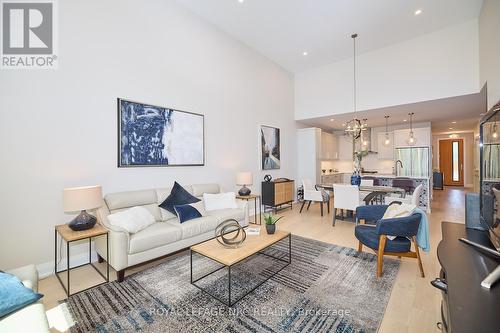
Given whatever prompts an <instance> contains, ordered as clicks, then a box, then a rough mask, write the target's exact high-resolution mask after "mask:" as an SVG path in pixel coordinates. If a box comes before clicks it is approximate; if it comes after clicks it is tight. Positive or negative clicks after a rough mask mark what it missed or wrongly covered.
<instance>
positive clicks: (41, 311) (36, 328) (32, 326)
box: [0, 265, 50, 333]
mask: <svg viewBox="0 0 500 333" xmlns="http://www.w3.org/2000/svg"><path fill="white" fill-rule="evenodd" d="M7 273H10V274H12V275H15V276H17V277H18V278H19V279H20V280H21V282H22V283H23V284H24V286H26V287H27V288H30V289H33V290H34V291H35V292H38V272H37V270H36V267H35V265H28V266H23V267H20V268H16V269H12V270H10V271H7ZM0 332H32V333H38V332H50V329H49V323H48V321H47V317H46V315H45V308H44V306H43V304H42V301H41V300H39V301H38V302H36V303H33V304H30V305H28V306H26V307H24V308H22V309H20V310H18V311H16V312H14V313H11V314H9V315H8V316H5V317H4V318H2V319H1V320H0Z"/></svg>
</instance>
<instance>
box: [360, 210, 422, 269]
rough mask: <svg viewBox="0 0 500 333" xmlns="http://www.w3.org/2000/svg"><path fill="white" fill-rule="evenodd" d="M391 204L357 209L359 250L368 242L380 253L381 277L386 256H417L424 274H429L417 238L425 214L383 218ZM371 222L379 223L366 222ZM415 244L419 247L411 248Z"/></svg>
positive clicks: (378, 260)
mask: <svg viewBox="0 0 500 333" xmlns="http://www.w3.org/2000/svg"><path fill="white" fill-rule="evenodd" d="M387 207H389V205H371V206H360V207H358V208H356V219H357V222H358V225H356V227H355V229H354V235H355V236H356V238H357V239H358V240H359V245H358V252H361V251H363V245H365V246H367V247H369V248H370V249H372V250H373V251H374V252H375V253H376V254H377V278H379V277H381V276H382V269H383V263H384V255H386V256H397V257H409V258H416V259H417V261H418V267H419V269H420V275H421V276H422V277H425V274H424V267H423V266H422V260H421V258H420V252H419V249H418V243H417V237H416V235H417V232H418V227H419V225H420V219H421V218H422V216H421V215H420V214H419V213H414V214H412V215H411V216H407V217H400V218H393V219H382V217H383V216H384V213H385V211H386V210H387ZM370 222H371V223H373V222H375V225H368V224H366V223H370ZM387 236H396V238H394V239H393V240H390V239H389V238H387ZM412 243H413V244H414V248H415V251H414V252H413V251H411V245H412Z"/></svg>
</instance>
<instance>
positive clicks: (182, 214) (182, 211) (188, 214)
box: [174, 202, 205, 223]
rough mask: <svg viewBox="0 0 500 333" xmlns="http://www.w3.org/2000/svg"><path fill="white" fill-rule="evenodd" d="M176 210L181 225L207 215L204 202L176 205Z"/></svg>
mask: <svg viewBox="0 0 500 333" xmlns="http://www.w3.org/2000/svg"><path fill="white" fill-rule="evenodd" d="M174 209H175V212H176V213H177V217H178V218H179V222H180V223H184V222H186V221H189V220H193V219H197V218H199V217H202V216H204V215H205V209H204V208H203V202H196V203H192V204H187V205H176V206H174Z"/></svg>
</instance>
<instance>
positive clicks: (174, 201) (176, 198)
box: [159, 182, 200, 214]
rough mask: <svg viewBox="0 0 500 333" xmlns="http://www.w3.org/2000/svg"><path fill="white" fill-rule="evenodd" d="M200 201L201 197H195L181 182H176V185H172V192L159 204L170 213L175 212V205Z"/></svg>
mask: <svg viewBox="0 0 500 333" xmlns="http://www.w3.org/2000/svg"><path fill="white" fill-rule="evenodd" d="M198 201H200V199H198V198H196V197H194V196H193V195H192V194H191V193H189V192H188V191H187V190H186V189H184V188H183V187H182V186H181V185H180V184H179V183H177V182H175V183H174V187H172V192H170V195H169V196H168V197H167V198H166V199H165V200H164V201H163V202H162V203H161V204H160V205H159V206H160V207H161V208H163V209H166V210H168V211H169V212H170V213H172V214H175V210H174V206H175V205H185V204H190V203H195V202H198Z"/></svg>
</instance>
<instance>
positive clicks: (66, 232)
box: [54, 224, 109, 297]
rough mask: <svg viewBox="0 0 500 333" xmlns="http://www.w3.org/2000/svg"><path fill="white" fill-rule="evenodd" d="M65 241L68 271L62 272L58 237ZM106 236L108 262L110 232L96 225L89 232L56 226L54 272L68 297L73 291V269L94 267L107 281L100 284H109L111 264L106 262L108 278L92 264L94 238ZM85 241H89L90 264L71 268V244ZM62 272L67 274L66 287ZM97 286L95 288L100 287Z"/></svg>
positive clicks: (64, 225) (66, 226)
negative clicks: (71, 272) (58, 257)
mask: <svg viewBox="0 0 500 333" xmlns="http://www.w3.org/2000/svg"><path fill="white" fill-rule="evenodd" d="M58 234H59V236H60V237H61V238H62V239H64V240H65V241H66V244H67V245H66V264H67V266H66V269H64V270H62V271H58V270H57V235H58ZM103 236H106V260H107V259H108V258H109V235H108V231H107V230H106V229H105V228H104V227H103V226H101V225H99V224H96V225H95V226H94V227H93V228H92V229H89V230H83V231H73V230H71V228H70V227H69V226H68V225H67V224H61V225H56V226H55V229H54V263H55V264H54V272H55V274H56V277H57V279H58V280H59V282H60V283H61V286H62V287H63V289H64V291H65V292H66V295H67V297H69V296H71V291H70V271H71V270H72V269H75V268H78V267H82V266H85V265H91V266H92V267H94V269H95V270H96V271H97V273H99V275H100V276H101V277H102V278H103V279H104V280H105V281H104V282H102V283H100V284H103V283H106V282H109V263H108V261H106V276H104V274H103V273H101V271H99V269H98V268H97V267H96V266H95V265H94V264H93V263H92V238H94V237H103ZM83 239H88V240H89V262H88V263H85V264H82V265H78V266H75V267H70V265H69V248H70V244H71V243H72V242H76V241H80V240H83ZM62 272H67V285H66V286H65V285H64V283H63V281H62V280H61V277H60V276H59V273H62ZM100 284H98V285H100ZM98 285H95V286H98ZM95 286H92V287H89V288H86V289H84V290H80V291H79V292H82V291H85V290H88V289H90V288H93V287H95Z"/></svg>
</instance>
